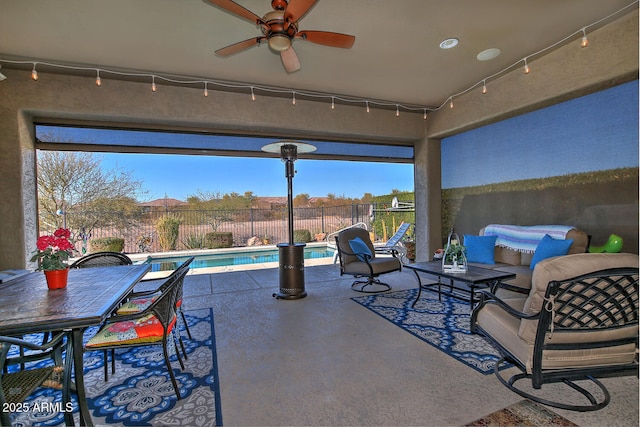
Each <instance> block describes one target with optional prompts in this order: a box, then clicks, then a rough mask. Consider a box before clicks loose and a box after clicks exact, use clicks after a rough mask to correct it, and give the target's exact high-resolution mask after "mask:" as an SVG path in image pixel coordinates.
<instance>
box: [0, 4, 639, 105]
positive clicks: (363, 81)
mask: <svg viewBox="0 0 640 427" xmlns="http://www.w3.org/2000/svg"><path fill="white" fill-rule="evenodd" d="M291 1H292V2H294V1H298V0H291ZM236 3H237V4H238V5H240V6H242V7H244V8H246V9H247V10H249V11H251V12H253V13H255V14H256V15H258V16H263V15H264V14H265V13H266V12H268V11H271V10H272V9H271V4H270V3H271V2H270V1H269V0H237V2H236ZM635 8H637V1H632V0H608V1H606V2H605V1H602V0H563V1H556V0H539V1H535V2H532V1H527V0H513V1H504V0H487V1H483V2H480V3H478V2H474V3H473V4H471V3H470V2H468V1H465V0H452V1H447V2H443V1H437V0H400V1H395V2H389V1H381V0H349V1H340V0H317V1H316V2H315V4H314V5H313V6H312V7H311V9H310V10H309V11H308V13H306V14H305V15H304V16H303V17H302V18H301V19H300V20H299V29H300V30H322V31H331V32H338V33H346V34H350V35H353V36H355V43H354V45H353V47H351V48H350V49H340V48H334V47H327V46H323V45H320V44H315V43H311V42H309V41H305V40H298V39H296V40H294V42H293V47H294V48H295V51H296V53H297V56H298V58H299V60H300V63H301V68H300V70H299V71H296V72H294V73H287V72H286V71H285V70H284V68H283V66H282V63H281V60H280V57H279V55H277V54H275V53H274V52H273V51H271V50H270V48H269V47H267V46H266V43H263V44H264V45H261V46H257V47H253V48H250V49H248V50H246V51H242V52H240V53H237V54H234V55H231V56H228V57H221V56H219V55H216V54H215V51H216V50H218V49H220V48H223V47H225V46H228V45H231V44H233V43H236V42H239V41H241V40H246V39H250V38H252V37H257V36H260V35H261V32H260V30H259V29H258V28H256V26H254V25H252V24H251V23H250V22H248V21H247V20H245V19H241V18H239V17H238V16H236V15H233V14H231V13H229V12H228V11H226V10H223V9H222V8H220V7H218V6H214V5H212V4H210V3H209V2H207V1H202V0H183V1H175V0H136V1H134V2H131V1H128V0H113V1H110V2H101V1H95V0H89V1H87V0H58V1H55V2H52V1H43V0H5V1H4V2H3V11H2V14H0V64H1V65H2V66H3V67H5V68H11V67H14V68H15V67H19V68H28V69H31V68H32V67H33V68H37V70H40V71H51V72H60V73H77V74H86V75H96V73H97V74H99V75H100V76H101V79H102V82H103V84H104V86H106V87H108V80H109V79H123V78H124V79H138V80H143V81H148V82H149V84H151V80H152V77H153V76H156V77H157V79H156V81H157V83H158V84H159V85H161V84H183V83H181V82H192V83H189V84H190V85H191V86H193V85H196V86H200V87H202V88H203V90H204V88H205V86H208V90H211V91H214V90H227V91H244V92H247V93H248V92H249V90H250V89H252V90H253V91H254V92H255V94H257V95H258V96H261V95H268V96H288V97H297V98H298V99H304V98H305V97H306V98H313V99H317V98H318V96H320V97H322V95H326V96H324V99H325V100H326V102H332V101H336V102H358V103H362V105H363V108H364V107H365V104H371V105H378V106H379V107H382V108H390V109H399V110H403V109H418V110H422V109H427V108H428V109H429V110H431V109H437V108H440V107H442V106H444V105H446V104H447V101H448V99H450V98H451V97H452V96H454V97H455V95H456V94H460V93H462V92H464V91H466V90H468V89H470V88H473V87H478V90H480V89H479V87H481V86H482V85H483V84H485V83H486V84H487V85H488V86H489V88H490V85H491V81H492V79H493V78H494V77H495V76H496V74H499V73H501V72H503V71H504V70H506V69H509V70H511V69H514V68H516V67H523V66H524V65H525V62H528V63H529V64H530V65H531V67H532V69H533V71H532V72H535V60H536V58H537V57H539V56H541V55H544V54H545V53H548V52H549V51H550V50H552V49H553V48H555V47H557V46H560V45H562V44H566V43H575V44H576V46H579V45H580V42H581V39H582V37H583V36H584V35H586V36H588V34H589V32H590V31H593V30H595V29H596V28H598V27H600V26H602V25H605V24H606V23H608V22H610V21H611V20H613V19H615V18H618V17H620V16H622V14H624V13H627V12H630V11H631V10H633V9H635ZM451 38H456V39H457V40H458V44H457V45H456V46H455V47H453V48H451V49H442V48H441V47H440V44H441V42H443V41H445V40H447V39H451ZM445 44H449V45H450V44H452V43H445ZM487 49H499V51H500V54H499V55H498V56H497V57H495V58H493V59H489V60H486V58H487V57H488V56H491V55H490V53H491V52H497V51H495V50H494V51H489V53H487ZM483 52H484V53H483ZM478 55H480V59H479V58H478ZM0 71H1V70H0ZM121 73H125V74H126V75H123V74H121ZM163 78H166V79H163ZM176 82H178V83H176ZM206 82H208V83H206ZM185 84H186V83H185ZM478 85H479V86H478ZM273 89H285V90H284V91H283V92H282V91H278V90H275V91H274V90H273ZM489 90H490V89H489ZM345 100H348V101H345Z"/></svg>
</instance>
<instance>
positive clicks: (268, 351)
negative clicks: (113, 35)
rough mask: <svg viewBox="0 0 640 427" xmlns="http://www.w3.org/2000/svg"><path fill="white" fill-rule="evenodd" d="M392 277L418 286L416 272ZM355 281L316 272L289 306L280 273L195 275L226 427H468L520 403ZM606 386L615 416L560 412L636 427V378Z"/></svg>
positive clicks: (189, 301) (585, 421) (189, 291)
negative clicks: (414, 330) (412, 329)
mask: <svg viewBox="0 0 640 427" xmlns="http://www.w3.org/2000/svg"><path fill="white" fill-rule="evenodd" d="M385 279H386V281H388V282H389V283H390V284H391V285H392V286H393V290H394V291H395V290H402V289H408V288H416V287H417V281H416V279H415V276H414V274H413V273H412V272H411V271H409V270H406V269H405V270H403V271H402V272H396V273H391V274H389V275H387V276H385ZM351 282H352V278H351V277H349V276H344V277H340V274H339V268H338V266H337V265H333V264H328V265H319V266H309V267H306V268H305V285H306V286H305V288H306V291H307V293H308V296H307V297H306V298H303V299H299V300H291V301H283V300H277V299H275V298H273V297H272V295H273V294H274V293H275V292H277V291H278V289H279V272H278V269H277V268H267V269H257V270H243V271H233V272H219V273H213V274H199V273H198V271H197V269H195V270H192V271H191V272H190V273H189V275H188V276H187V280H186V282H185V306H184V307H185V309H186V310H190V309H198V308H205V307H213V309H214V317H215V320H214V321H215V330H216V340H217V354H218V363H219V372H220V387H221V400H222V415H223V422H224V424H225V425H274V426H275V425H309V426H312V425H313V426H315V425H421V426H443V425H454V426H460V425H464V424H465V423H469V422H471V421H473V420H475V419H477V418H479V417H481V416H484V415H486V414H489V413H491V412H493V411H496V410H498V409H501V408H504V407H506V406H508V405H510V404H512V403H515V402H518V401H520V400H521V398H520V396H518V395H516V394H515V393H513V392H511V391H509V390H508V389H507V388H506V387H504V386H503V385H502V384H500V383H499V382H498V380H497V379H496V378H495V376H494V375H482V374H480V373H478V372H476V371H475V370H473V369H471V368H469V367H467V366H465V365H463V364H462V363H460V362H458V361H457V360H455V359H454V358H452V357H449V356H447V355H446V354H444V353H442V352H440V351H439V350H437V349H435V348H433V347H431V346H430V345H428V344H426V343H425V342H423V341H421V340H420V339H418V338H416V337H414V336H412V335H410V334H408V333H406V332H405V331H403V330H402V329H400V328H398V327H397V326H395V325H393V324H392V323H390V322H388V321H386V320H384V319H382V318H381V317H379V316H378V315H376V314H374V313H372V312H371V311H369V310H368V309H366V308H364V307H362V306H360V305H359V304H357V303H355V302H353V301H352V300H351V299H350V298H352V297H354V296H358V295H362V294H359V293H356V292H354V291H352V290H351V289H350V284H351ZM603 382H604V383H605V384H606V385H607V387H608V388H609V391H610V392H611V403H610V404H609V406H607V407H606V408H604V409H602V410H600V411H596V412H593V413H577V412H571V411H564V410H559V409H554V411H555V412H557V413H559V414H561V415H563V416H565V417H566V418H568V419H569V420H571V421H573V422H574V423H576V424H578V425H580V426H601V425H616V426H637V425H638V378H637V377H634V376H629V377H620V378H609V379H604V380H603ZM545 392H547V393H549V394H550V395H554V394H557V393H562V391H561V390H559V389H558V388H557V387H555V385H553V386H549V389H548V390H545Z"/></svg>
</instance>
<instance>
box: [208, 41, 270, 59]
mask: <svg viewBox="0 0 640 427" xmlns="http://www.w3.org/2000/svg"><path fill="white" fill-rule="evenodd" d="M265 39H266V37H252V38H250V39H247V40H243V41H241V42H238V43H234V44H231V45H229V46H227V47H223V48H222V49H218V50H216V55H220V56H229V55H233V54H234V53H238V52H240V51H243V50H245V49H249V48H250V47H252V46H255V45H257V44H260V43H262V41H263V40H265Z"/></svg>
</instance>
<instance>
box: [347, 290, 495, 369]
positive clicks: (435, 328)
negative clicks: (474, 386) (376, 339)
mask: <svg viewBox="0 0 640 427" xmlns="http://www.w3.org/2000/svg"><path fill="white" fill-rule="evenodd" d="M417 293H418V289H417V288H416V289H407V290H404V291H396V292H387V293H381V294H375V295H367V296H361V297H353V298H351V299H352V300H354V301H355V302H357V303H358V304H361V305H363V306H365V307H366V308H368V309H369V310H371V311H373V312H374V313H376V314H378V315H380V316H382V317H383V318H385V319H387V320H388V321H390V322H391V323H393V324H394V325H396V326H399V327H401V328H402V329H404V330H405V331H407V332H409V333H410V334H412V335H414V336H416V337H418V338H420V339H421V340H423V341H424V342H426V343H428V344H431V345H432V346H434V347H435V348H437V349H439V350H442V351H443V352H445V353H446V354H448V355H449V356H451V357H453V358H455V359H457V360H459V361H460V362H462V363H464V364H465V365H467V366H470V367H472V368H473V369H475V370H476V371H478V372H481V373H483V374H485V375H487V374H490V373H492V372H493V367H494V365H495V363H496V362H497V361H498V360H499V359H500V356H499V354H500V353H499V352H498V350H496V348H495V347H493V346H492V345H491V344H490V343H489V342H488V341H487V340H485V339H484V338H483V337H482V336H480V335H476V334H472V333H471V331H470V330H469V324H470V323H469V322H470V318H471V313H470V308H469V303H467V302H463V301H459V300H456V299H454V298H450V297H448V296H446V295H442V301H438V295H437V294H436V293H434V292H432V291H430V290H424V289H423V291H422V296H421V297H420V300H419V301H418V302H417V303H416V305H415V307H413V308H412V307H411V304H413V301H415V298H416V295H417ZM505 368H506V366H505Z"/></svg>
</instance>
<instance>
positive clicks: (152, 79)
mask: <svg viewBox="0 0 640 427" xmlns="http://www.w3.org/2000/svg"><path fill="white" fill-rule="evenodd" d="M156 90H158V87H157V86H156V76H151V92H155V91H156Z"/></svg>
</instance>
